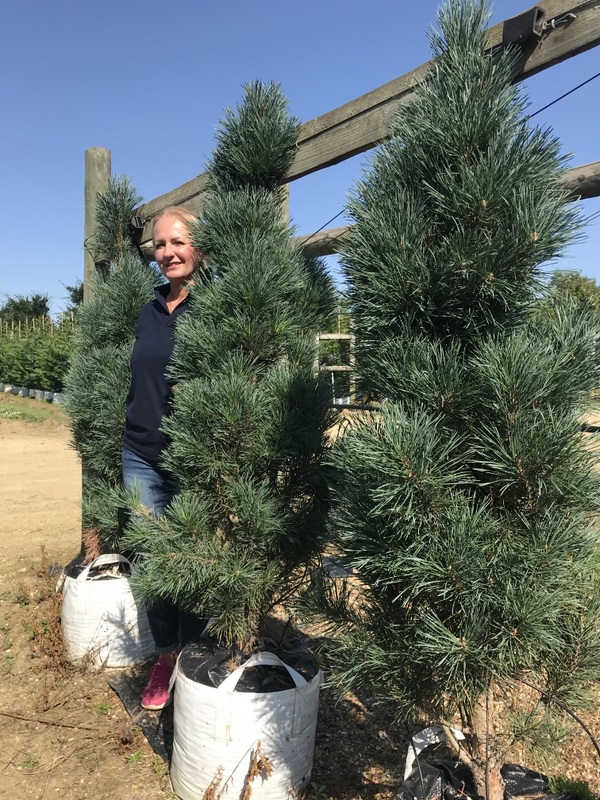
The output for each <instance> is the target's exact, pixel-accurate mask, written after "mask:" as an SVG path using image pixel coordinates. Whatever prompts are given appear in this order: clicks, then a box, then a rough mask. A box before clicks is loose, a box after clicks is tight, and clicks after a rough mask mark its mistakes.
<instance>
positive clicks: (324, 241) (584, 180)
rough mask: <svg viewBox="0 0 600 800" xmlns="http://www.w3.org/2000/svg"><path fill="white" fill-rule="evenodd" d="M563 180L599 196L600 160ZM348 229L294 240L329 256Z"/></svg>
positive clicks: (576, 194)
mask: <svg viewBox="0 0 600 800" xmlns="http://www.w3.org/2000/svg"><path fill="white" fill-rule="evenodd" d="M564 182H565V184H566V186H567V187H568V188H569V189H570V190H571V194H572V196H573V199H574V200H575V199H578V200H588V199H589V198H591V197H600V161H593V162H592V163H591V164H583V165H582V166H580V167H573V169H570V170H568V171H567V172H566V173H565V177H564ZM348 230H350V226H348V225H346V226H342V227H340V228H330V229H329V230H325V231H319V232H318V233H312V234H308V235H305V236H297V237H296V238H295V239H294V242H295V243H296V244H298V245H299V246H300V247H302V249H303V250H304V252H305V253H306V254H307V255H309V256H331V255H334V254H335V253H337V252H338V247H339V242H340V240H341V238H342V236H343V235H344V233H346V231H348Z"/></svg>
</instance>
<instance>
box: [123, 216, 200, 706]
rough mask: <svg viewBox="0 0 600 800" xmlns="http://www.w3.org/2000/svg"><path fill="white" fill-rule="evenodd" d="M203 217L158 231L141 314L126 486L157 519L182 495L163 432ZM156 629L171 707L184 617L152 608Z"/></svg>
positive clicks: (154, 675)
mask: <svg viewBox="0 0 600 800" xmlns="http://www.w3.org/2000/svg"><path fill="white" fill-rule="evenodd" d="M196 221H197V220H196V217H195V216H194V215H193V214H191V213H190V212H189V211H187V210H186V209H184V208H180V207H179V206H169V207H167V208H165V209H163V210H162V211H161V212H160V213H159V214H158V215H157V216H156V217H155V218H154V222H153V226H152V241H153V244H154V258H155V260H156V263H157V264H158V266H159V267H160V270H161V272H162V274H163V275H164V277H165V278H166V279H167V283H166V284H163V285H162V286H158V287H157V288H156V289H155V290H154V293H155V297H154V300H151V301H150V302H149V303H146V305H145V306H143V308H142V309H141V311H140V314H139V317H138V321H137V327H136V335H135V344H134V347H133V352H132V354H131V386H130V389H129V394H128V396H127V405H126V417H125V430H124V433H123V484H124V485H125V487H126V488H134V487H135V488H136V489H137V491H138V496H139V499H140V504H141V505H143V506H145V507H147V508H149V509H151V510H152V513H153V514H155V515H160V514H162V513H163V511H164V509H165V507H166V506H167V505H168V503H169V502H170V500H171V498H172V497H173V494H174V492H175V484H174V480H173V478H172V476H170V475H169V474H168V473H167V472H165V471H164V470H163V469H161V467H160V464H159V462H160V457H161V454H162V451H163V450H164V448H165V447H166V445H167V443H168V442H167V438H166V436H165V434H164V433H163V432H162V431H161V430H160V425H161V422H162V418H163V416H164V415H165V414H168V413H169V407H170V403H171V399H172V387H173V382H172V381H171V380H170V379H169V378H167V377H166V374H165V373H166V369H167V365H168V363H169V361H170V359H171V356H172V355H173V348H174V346H175V337H174V334H175V325H176V323H177V320H178V319H179V317H180V316H181V315H182V314H185V312H186V311H187V309H188V305H189V299H188V286H189V285H190V283H192V282H193V281H194V277H195V276H196V275H197V274H198V273H199V271H200V270H201V269H203V263H202V254H201V253H199V252H198V251H197V250H196V249H195V248H194V246H193V244H192V240H191V235H190V224H192V223H194V222H196ZM148 620H149V622H150V630H151V631H152V636H153V638H154V643H155V646H156V651H157V652H158V654H159V658H158V661H157V663H156V664H155V665H154V667H153V668H152V671H151V673H150V680H149V682H148V685H147V686H146V688H145V689H144V691H143V692H142V698H141V705H142V707H143V708H147V709H152V710H158V709H161V708H164V706H165V705H166V704H167V703H168V702H169V699H170V698H169V681H170V678H171V673H172V672H173V667H174V664H175V659H176V648H177V644H178V639H179V612H178V610H177V608H176V607H175V606H174V605H172V604H170V603H165V602H163V603H161V604H160V605H156V606H153V607H152V608H149V609H148Z"/></svg>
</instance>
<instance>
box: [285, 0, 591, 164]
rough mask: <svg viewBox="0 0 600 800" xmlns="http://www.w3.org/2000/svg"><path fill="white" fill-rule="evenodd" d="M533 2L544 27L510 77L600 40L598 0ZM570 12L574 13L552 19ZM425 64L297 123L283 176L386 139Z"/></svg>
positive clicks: (495, 39) (500, 30)
mask: <svg viewBox="0 0 600 800" xmlns="http://www.w3.org/2000/svg"><path fill="white" fill-rule="evenodd" d="M537 5H538V7H539V8H541V9H542V10H543V12H544V22H545V25H546V28H545V31H544V33H543V35H542V37H541V39H539V40H536V41H533V42H530V43H525V44H524V45H522V47H521V51H522V55H521V57H520V59H519V61H518V63H517V66H516V71H515V82H517V81H522V80H525V79H526V78H529V77H530V76H531V75H535V74H536V73H537V72H541V71H542V70H544V69H547V68H548V67H551V66H553V65H554V64H557V63H559V62H560V61H564V60H566V59H567V58H571V57H572V56H575V55H578V54H579V53H582V52H584V51H585V50H589V49H590V48H592V47H595V46H596V45H598V44H599V43H600V0H596V2H590V0H542V2H540V3H538V4H537ZM569 14H573V15H574V16H575V18H574V19H570V21H567V22H565V23H559V24H556V23H557V20H561V19H562V18H565V17H567V15H569ZM553 20H554V25H555V27H552V21H553ZM509 23H510V20H505V21H504V22H501V23H499V24H498V25H495V26H494V27H492V28H490V29H489V31H488V42H489V46H490V49H494V48H496V47H498V46H499V45H501V44H502V43H503V42H504V43H506V40H505V30H506V28H508V27H509ZM429 67H430V64H429V63H428V64H424V65H422V66H420V67H418V68H417V69H415V70H412V72H408V73H407V74H406V75H403V76H401V77H400V78H396V79H395V80H393V81H390V82H389V83H386V84H384V85H383V86H380V87H379V88H377V89H374V90H373V91H371V92H368V93H367V94H364V95H362V96H361V97H358V98H356V99H355V100H351V101H350V102H349V103H346V104H345V105H343V106H340V107H339V108H336V109H334V110H333V111H330V112H328V113H327V114H323V115H322V116H321V117H317V118H316V119H314V120H311V121H310V122H307V123H305V124H304V125H302V127H301V129H300V137H299V141H298V153H297V155H296V158H295V160H294V163H293V164H292V167H291V169H290V171H289V173H288V179H289V180H295V179H296V178H300V177H302V176H303V175H308V174H309V173H311V172H315V171H316V170H319V169H322V168H323V167H326V166H331V165H333V164H337V163H339V162H340V161H343V160H345V159H347V158H350V157H351V156H354V155H357V154H358V153H362V152H364V151H365V150H369V149H370V148H371V147H373V146H374V145H375V144H376V143H377V142H379V141H381V140H382V139H385V138H387V137H388V136H389V133H390V124H391V122H392V120H393V118H394V116H395V114H396V112H397V111H398V108H399V107H400V106H401V105H402V104H403V103H406V102H409V101H410V100H411V98H412V95H413V92H414V88H415V86H416V85H417V84H418V83H420V82H421V81H422V80H423V79H424V78H425V76H426V74H427V71H428V70H429Z"/></svg>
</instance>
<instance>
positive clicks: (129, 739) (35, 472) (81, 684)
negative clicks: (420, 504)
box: [0, 396, 600, 800]
mask: <svg viewBox="0 0 600 800" xmlns="http://www.w3.org/2000/svg"><path fill="white" fill-rule="evenodd" d="M19 402H21V403H23V402H29V403H34V402H35V401H23V400H20V399H19V398H14V399H7V398H5V397H2V396H0V474H1V475H2V480H1V482H0V503H1V508H2V511H3V513H2V517H1V520H0V726H1V727H0V729H1V731H2V733H1V735H0V742H1V747H0V798H13V799H14V800H21V799H22V798H23V800H24V799H25V798H36V799H37V800H41V798H44V800H49V798H55V797H60V798H67V799H68V800H84V799H85V800H88V798H89V800H109V798H110V799H111V800H112V798H115V799H116V800H158V799H159V798H174V795H173V794H172V793H171V789H170V784H169V779H168V767H167V766H166V765H165V763H164V762H163V760H162V759H161V758H160V757H159V756H158V755H156V754H155V753H154V752H153V750H152V748H151V746H150V744H149V743H148V741H147V740H146V739H145V737H144V736H143V734H142V733H141V731H140V730H139V729H138V728H137V727H136V725H135V723H134V721H132V719H131V718H130V717H129V715H128V713H127V711H126V710H125V709H124V708H123V705H122V704H121V702H120V700H119V698H118V697H117V695H116V694H115V693H114V692H113V691H112V690H111V689H110V688H109V686H108V684H107V676H106V675H105V674H103V673H91V672H82V671H77V670H76V669H74V668H73V667H72V666H70V665H68V664H66V663H65V662H64V659H62V658H61V646H62V644H61V640H60V627H59V625H58V613H59V601H60V596H59V595H57V594H56V593H55V591H54V586H55V582H56V577H55V576H54V577H53V576H52V575H51V573H52V569H51V567H52V565H60V566H63V565H65V564H66V563H68V562H69V561H70V560H71V559H72V558H73V557H74V556H75V555H76V554H77V553H78V552H79V546H80V484H81V473H80V467H79V463H78V459H77V456H76V454H75V453H74V451H73V450H71V449H70V448H69V445H68V440H69V435H68V431H67V428H66V426H65V420H64V417H63V415H62V413H61V412H60V409H57V408H56V409H55V408H54V407H52V409H53V410H52V412H50V419H48V420H46V421H44V422H26V421H23V420H22V419H18V418H15V417H18V414H15V413H13V412H12V411H10V410H9V411H8V412H7V409H13V408H18V407H19V406H18V403H19ZM15 403H17V405H15ZM7 404H10V405H7ZM584 720H585V721H586V722H587V724H588V725H589V727H590V729H591V730H592V732H593V734H594V735H596V736H597V737H598V736H600V722H599V716H598V714H597V713H596V711H595V710H594V711H591V712H590V713H588V714H587V715H584ZM562 755H563V761H562V762H559V761H556V762H554V763H553V764H551V765H547V764H546V765H536V764H535V763H534V762H533V761H532V758H531V757H530V756H527V755H525V754H524V753H521V752H515V753H514V754H513V756H514V760H515V761H517V763H521V764H524V765H526V766H528V767H531V768H536V767H539V766H544V767H545V768H546V769H547V770H548V771H552V772H554V773H555V774H560V775H562V776H565V777H566V778H569V779H571V780H574V781H586V782H587V783H588V784H589V788H590V789H591V790H592V791H593V792H595V793H599V792H600V759H598V757H597V756H596V753H595V751H594V749H593V747H592V745H591V743H590V740H589V739H588V737H586V736H585V735H584V734H583V732H582V731H581V729H577V730H576V731H575V732H574V736H572V737H571V738H568V739H566V740H565V743H564V745H563V747H562ZM405 757H406V735H405V732H404V731H403V729H402V728H401V727H396V726H395V725H394V724H393V722H392V710H391V709H389V710H388V711H387V712H386V710H385V709H383V710H381V709H379V710H377V709H375V708H374V707H373V706H372V704H371V703H370V702H369V700H368V699H367V698H366V697H364V698H363V697H361V698H360V699H359V698H356V697H345V698H343V699H342V700H341V701H339V702H337V698H336V697H335V696H334V695H333V693H332V691H331V690H328V689H325V690H324V691H323V692H322V695H321V704H320V711H319V725H318V729H317V742H316V748H315V765H314V770H313V783H312V786H311V788H310V789H309V790H308V792H307V793H306V798H307V800H308V798H313V799H314V800H392V798H393V797H394V795H395V793H396V791H397V789H398V787H399V785H400V783H401V780H402V773H403V769H404V760H405ZM549 766H550V768H551V769H550V770H549V769H548V767H549Z"/></svg>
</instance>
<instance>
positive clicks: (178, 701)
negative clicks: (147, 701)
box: [171, 652, 323, 800]
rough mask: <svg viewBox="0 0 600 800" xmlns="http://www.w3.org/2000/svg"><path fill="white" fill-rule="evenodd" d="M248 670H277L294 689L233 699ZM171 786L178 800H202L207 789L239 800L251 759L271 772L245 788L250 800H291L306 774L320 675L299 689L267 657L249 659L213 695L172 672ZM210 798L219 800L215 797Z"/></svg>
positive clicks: (297, 676)
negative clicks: (262, 759) (265, 761)
mask: <svg viewBox="0 0 600 800" xmlns="http://www.w3.org/2000/svg"><path fill="white" fill-rule="evenodd" d="M256 664H272V665H275V666H280V667H281V666H282V667H284V668H285V669H286V670H287V671H288V672H289V674H290V675H291V677H292V679H293V680H294V683H295V688H294V689H284V690H283V691H280V692H263V693H259V692H235V691H234V689H235V686H236V684H237V683H238V681H239V679H240V678H241V676H242V673H243V672H244V670H245V669H246V668H248V667H252V666H254V665H256ZM173 676H174V683H175V697H174V710H173V756H172V760H171V783H172V785H173V790H174V792H175V794H176V795H177V797H179V798H181V800H202V798H203V797H204V796H205V794H204V793H205V792H206V790H207V789H208V788H209V786H211V785H212V786H213V787H215V788H217V787H218V790H221V789H222V790H223V793H222V796H223V798H227V800H239V798H240V797H241V794H242V791H243V789H244V785H245V783H246V779H247V775H248V771H249V768H250V765H251V763H252V760H253V758H254V757H255V756H256V755H257V747H258V742H260V752H261V753H262V754H263V755H264V756H265V757H266V758H267V759H269V761H270V762H271V763H272V765H273V771H272V773H271V775H270V776H269V777H268V778H267V777H266V776H265V774H264V773H261V774H260V775H259V776H257V777H256V778H254V780H253V781H252V783H251V787H252V800H287V799H288V798H290V799H291V798H298V796H299V794H300V792H301V791H302V789H304V788H305V787H306V786H307V785H308V782H309V781H310V774H311V771H312V762H313V751H314V743H315V731H316V727H317V712H318V708H319V689H320V687H321V684H322V682H323V673H322V672H321V670H319V672H318V673H317V674H316V675H315V677H314V678H313V679H312V680H311V681H310V682H307V681H306V680H305V679H304V678H303V677H302V675H300V673H299V672H297V671H296V670H295V669H292V667H290V666H288V665H287V664H284V663H283V661H281V659H280V658H278V657H277V656H276V655H274V654H273V653H268V652H262V653H257V654H256V655H254V656H251V657H250V658H249V659H248V660H247V661H246V662H245V664H243V665H242V666H241V667H239V668H238V669H236V670H234V671H233V672H232V673H231V674H230V675H228V676H227V678H226V679H225V680H224V681H223V683H222V684H221V685H220V686H219V687H218V688H215V687H214V686H206V685H204V684H202V683H198V682H196V681H193V680H191V679H190V678H188V677H187V676H186V675H185V674H184V673H183V671H182V670H181V668H180V667H179V664H178V665H177V667H176V669H175V671H174V673H173ZM215 796H218V797H221V794H216V795H215Z"/></svg>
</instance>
